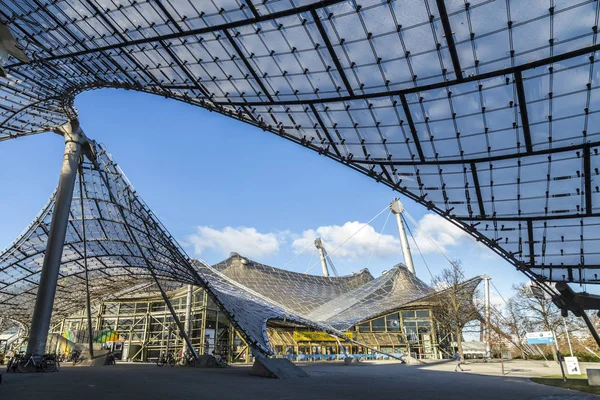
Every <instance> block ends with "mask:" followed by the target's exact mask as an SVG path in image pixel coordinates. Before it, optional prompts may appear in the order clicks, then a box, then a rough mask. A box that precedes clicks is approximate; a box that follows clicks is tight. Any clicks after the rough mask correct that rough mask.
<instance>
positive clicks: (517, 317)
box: [502, 298, 532, 359]
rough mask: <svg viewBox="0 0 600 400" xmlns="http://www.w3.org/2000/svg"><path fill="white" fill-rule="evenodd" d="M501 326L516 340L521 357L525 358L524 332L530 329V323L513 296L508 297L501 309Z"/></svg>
mask: <svg viewBox="0 0 600 400" xmlns="http://www.w3.org/2000/svg"><path fill="white" fill-rule="evenodd" d="M503 314H504V318H503V324H502V326H503V328H504V330H505V331H506V333H508V334H509V335H510V336H511V337H512V338H513V340H514V342H516V343H515V344H516V345H517V347H518V348H519V350H520V351H521V358H523V359H525V358H527V355H526V353H525V351H524V347H525V333H527V332H528V331H530V330H531V329H532V327H531V323H530V322H529V319H528V318H527V315H525V313H524V310H523V309H522V308H521V307H520V306H519V305H518V304H517V302H516V301H515V299H514V298H510V299H508V301H507V302H506V306H505V307H504V310H503Z"/></svg>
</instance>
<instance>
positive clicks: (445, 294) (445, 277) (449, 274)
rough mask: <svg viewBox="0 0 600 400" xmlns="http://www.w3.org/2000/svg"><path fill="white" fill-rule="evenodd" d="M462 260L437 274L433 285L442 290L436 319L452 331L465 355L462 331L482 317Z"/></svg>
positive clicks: (446, 329) (439, 325)
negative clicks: (468, 324) (466, 278)
mask: <svg viewBox="0 0 600 400" xmlns="http://www.w3.org/2000/svg"><path fill="white" fill-rule="evenodd" d="M464 276H465V275H464V271H463V269H462V267H461V262H460V261H453V262H452V266H451V267H449V268H445V269H443V270H442V272H441V273H440V274H439V275H437V276H435V277H434V278H433V280H432V285H433V287H435V288H436V289H437V290H440V292H439V293H438V295H437V296H436V299H437V303H438V304H437V307H436V321H437V324H438V327H439V329H441V330H445V331H447V332H452V333H453V335H454V337H455V339H456V342H457V347H458V352H459V353H460V355H461V356H464V355H463V347H462V341H463V335H462V331H463V328H464V327H465V325H467V323H468V322H470V321H473V320H479V319H481V314H480V312H479V309H478V308H479V307H477V306H476V305H475V303H474V296H475V291H474V288H475V286H474V285H467V284H466V283H467V281H466V280H465V277H464Z"/></svg>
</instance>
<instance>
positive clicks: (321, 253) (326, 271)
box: [315, 238, 329, 276]
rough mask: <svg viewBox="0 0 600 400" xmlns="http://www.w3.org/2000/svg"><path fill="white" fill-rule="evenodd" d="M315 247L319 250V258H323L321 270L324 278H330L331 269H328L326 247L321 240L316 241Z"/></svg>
mask: <svg viewBox="0 0 600 400" xmlns="http://www.w3.org/2000/svg"><path fill="white" fill-rule="evenodd" d="M315 246H316V247H317V249H318V250H319V256H320V257H321V269H322V270H323V276H329V269H328V268H327V259H326V253H325V245H324V244H323V241H322V240H321V238H317V239H316V240H315Z"/></svg>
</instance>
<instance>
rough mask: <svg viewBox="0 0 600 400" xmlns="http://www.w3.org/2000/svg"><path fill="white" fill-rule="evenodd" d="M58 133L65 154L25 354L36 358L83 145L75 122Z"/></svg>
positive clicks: (42, 343)
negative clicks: (62, 140)
mask: <svg viewBox="0 0 600 400" xmlns="http://www.w3.org/2000/svg"><path fill="white" fill-rule="evenodd" d="M58 133H61V134H62V135H63V136H64V137H65V153H64V158H63V164H62V169H61V172H60V179H59V181H58V189H57V191H56V198H55V200H54V212H53V213H52V222H51V224H50V232H49V234H48V243H47V245H46V254H45V256H44V262H43V265H42V272H41V275H40V282H39V286H38V291H37V297H36V299H35V307H34V310H33V317H32V321H31V329H30V332H29V342H28V344H27V353H28V354H36V355H41V354H44V353H45V352H46V340H47V338H48V329H49V328H50V318H51V316H52V308H53V306H54V295H55V294H56V285H57V283H58V274H59V271H60V264H61V258H62V252H63V246H64V243H65V235H66V233H67V224H68V222H69V212H70V210H71V200H72V199H73V189H74V187H75V178H76V177H77V167H78V165H79V157H80V156H81V147H82V145H83V144H84V143H85V141H86V138H85V135H84V134H83V132H82V131H81V128H80V126H79V121H77V120H72V121H70V122H69V123H67V124H66V125H64V126H62V127H61V128H60V129H59V130H58Z"/></svg>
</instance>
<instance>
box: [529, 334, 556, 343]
mask: <svg viewBox="0 0 600 400" xmlns="http://www.w3.org/2000/svg"><path fill="white" fill-rule="evenodd" d="M525 338H526V339H527V344H553V343H554V335H553V334H552V332H550V331H545V332H529V333H527V334H526V335H525Z"/></svg>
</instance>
